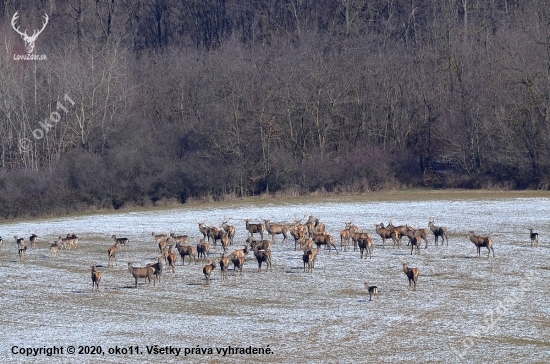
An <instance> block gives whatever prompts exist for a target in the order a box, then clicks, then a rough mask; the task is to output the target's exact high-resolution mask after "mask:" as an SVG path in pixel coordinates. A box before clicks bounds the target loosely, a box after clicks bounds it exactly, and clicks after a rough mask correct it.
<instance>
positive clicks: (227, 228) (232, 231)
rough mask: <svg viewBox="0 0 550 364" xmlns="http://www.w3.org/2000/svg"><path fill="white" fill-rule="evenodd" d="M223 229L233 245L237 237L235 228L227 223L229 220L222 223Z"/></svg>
mask: <svg viewBox="0 0 550 364" xmlns="http://www.w3.org/2000/svg"><path fill="white" fill-rule="evenodd" d="M222 229H224V230H225V232H226V233H227V236H228V237H229V241H230V242H231V244H233V238H234V237H235V226H233V225H229V224H228V223H227V220H224V221H223V222H222Z"/></svg>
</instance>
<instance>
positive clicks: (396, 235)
mask: <svg viewBox="0 0 550 364" xmlns="http://www.w3.org/2000/svg"><path fill="white" fill-rule="evenodd" d="M387 229H388V230H390V231H391V232H392V233H390V237H391V238H392V240H393V246H395V245H397V249H400V248H401V238H402V237H403V236H406V235H407V234H408V233H410V232H412V231H413V230H414V229H413V228H411V227H410V226H408V225H399V226H393V224H392V222H391V220H390V222H389V223H388V226H387Z"/></svg>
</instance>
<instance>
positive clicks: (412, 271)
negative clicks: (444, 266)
mask: <svg viewBox="0 0 550 364" xmlns="http://www.w3.org/2000/svg"><path fill="white" fill-rule="evenodd" d="M403 272H404V273H405V275H406V276H407V278H409V288H410V287H411V286H412V289H413V291H416V283H417V282H418V275H419V274H420V270H419V269H418V268H409V265H408V263H403Z"/></svg>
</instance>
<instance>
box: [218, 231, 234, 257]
mask: <svg viewBox="0 0 550 364" xmlns="http://www.w3.org/2000/svg"><path fill="white" fill-rule="evenodd" d="M219 235H220V242H221V243H222V249H223V251H224V252H225V251H227V248H228V247H229V245H230V244H231V240H230V239H229V234H227V232H226V231H225V230H223V229H222V230H220V231H219Z"/></svg>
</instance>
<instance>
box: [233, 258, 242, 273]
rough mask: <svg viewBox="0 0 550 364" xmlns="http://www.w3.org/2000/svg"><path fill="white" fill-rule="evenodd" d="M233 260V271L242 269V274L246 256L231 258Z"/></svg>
mask: <svg viewBox="0 0 550 364" xmlns="http://www.w3.org/2000/svg"><path fill="white" fill-rule="evenodd" d="M231 262H232V263H233V272H235V271H236V270H238V269H239V270H240V271H241V275H242V274H243V266H244V258H243V257H234V258H233V259H231Z"/></svg>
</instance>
